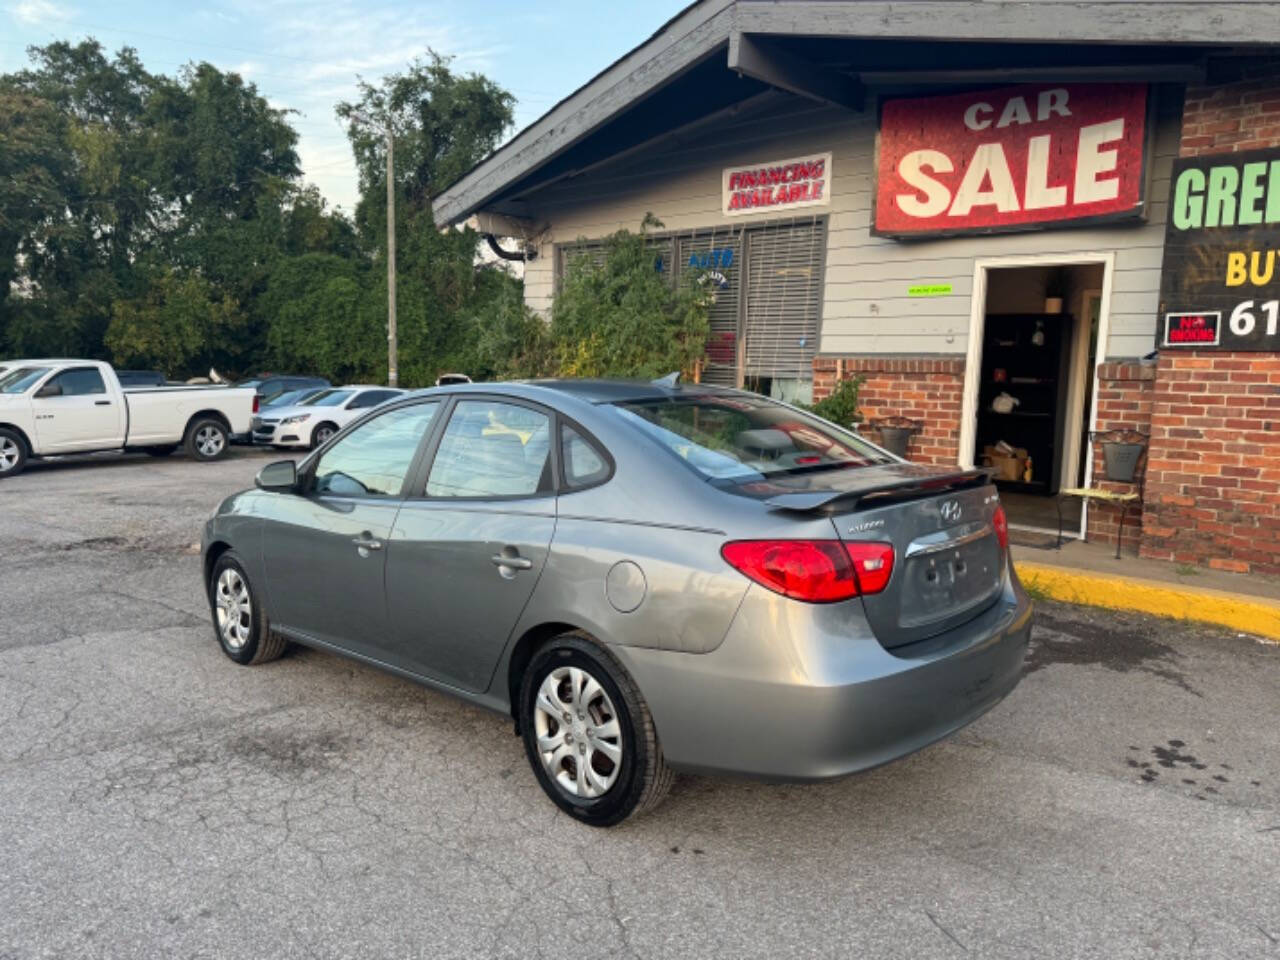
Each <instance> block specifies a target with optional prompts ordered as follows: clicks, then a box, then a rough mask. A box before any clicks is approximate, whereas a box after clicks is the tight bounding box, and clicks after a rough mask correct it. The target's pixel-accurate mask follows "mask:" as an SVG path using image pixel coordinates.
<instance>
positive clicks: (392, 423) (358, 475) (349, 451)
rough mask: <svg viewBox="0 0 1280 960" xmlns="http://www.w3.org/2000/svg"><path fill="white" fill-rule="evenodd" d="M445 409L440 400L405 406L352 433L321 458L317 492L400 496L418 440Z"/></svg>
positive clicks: (339, 494) (348, 495) (353, 495)
mask: <svg viewBox="0 0 1280 960" xmlns="http://www.w3.org/2000/svg"><path fill="white" fill-rule="evenodd" d="M439 409H440V403H439V402H438V401H435V402H432V403H419V404H415V405H414V406H411V407H400V408H399V409H396V410H388V411H387V412H386V413H384V414H382V415H381V416H379V417H375V418H374V419H372V420H370V421H369V422H368V423H366V424H364V425H362V426H360V427H359V428H357V429H355V430H353V431H351V433H349V434H347V435H346V436H345V437H343V438H342V439H341V440H339V441H338V442H337V443H335V444H334V445H333V446H332V447H331V448H330V449H328V450H326V451H325V452H324V455H323V456H321V457H320V460H319V462H318V463H317V464H316V469H315V486H314V489H315V492H316V493H327V494H331V495H336V496H347V497H398V496H399V495H400V488H401V487H402V486H403V485H404V479H405V477H406V476H408V474H409V467H410V466H411V465H412V464H413V457H414V455H415V454H416V453H417V452H418V444H419V443H420V442H421V441H422V437H423V436H424V435H425V434H426V432H427V430H428V429H429V428H430V426H431V421H432V419H433V418H434V417H435V415H436V411H437V410H439Z"/></svg>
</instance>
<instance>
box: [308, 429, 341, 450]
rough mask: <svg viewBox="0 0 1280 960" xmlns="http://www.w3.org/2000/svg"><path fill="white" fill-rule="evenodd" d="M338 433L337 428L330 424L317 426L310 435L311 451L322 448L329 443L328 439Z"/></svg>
mask: <svg viewBox="0 0 1280 960" xmlns="http://www.w3.org/2000/svg"><path fill="white" fill-rule="evenodd" d="M337 432H338V428H337V427H336V426H335V425H334V424H332V423H321V424H317V425H316V428H315V430H314V431H313V432H312V434H311V449H312V450H314V449H316V447H323V446H324V445H325V444H326V443H328V442H329V438H330V437H332V436H333V435H334V434H335V433H337Z"/></svg>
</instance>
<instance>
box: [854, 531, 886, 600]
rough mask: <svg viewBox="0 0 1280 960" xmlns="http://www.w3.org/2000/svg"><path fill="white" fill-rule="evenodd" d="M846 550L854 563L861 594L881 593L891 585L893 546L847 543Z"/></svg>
mask: <svg viewBox="0 0 1280 960" xmlns="http://www.w3.org/2000/svg"><path fill="white" fill-rule="evenodd" d="M844 548H845V550H847V551H849V559H851V560H852V561H853V572H854V575H855V576H856V577H857V578H858V588H859V592H860V593H862V594H868V593H879V592H880V591H881V590H883V589H884V588H885V587H887V586H888V585H889V577H890V576H892V575H893V544H891V543H846V544H845V545H844Z"/></svg>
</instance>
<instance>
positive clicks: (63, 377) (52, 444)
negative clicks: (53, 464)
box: [31, 367, 124, 453]
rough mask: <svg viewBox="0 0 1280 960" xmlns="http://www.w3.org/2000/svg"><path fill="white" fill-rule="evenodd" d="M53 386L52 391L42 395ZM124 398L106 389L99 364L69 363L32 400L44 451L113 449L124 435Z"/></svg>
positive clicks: (37, 429) (38, 433) (63, 451)
mask: <svg viewBox="0 0 1280 960" xmlns="http://www.w3.org/2000/svg"><path fill="white" fill-rule="evenodd" d="M51 388H52V389H53V395H50V396H40V394H41V393H46V392H48V391H50V389H51ZM122 403H123V400H122V399H121V398H120V397H113V396H112V395H111V394H109V393H107V385H106V384H105V383H103V381H102V374H101V373H100V372H99V371H98V368H97V367H69V368H68V369H66V370H62V371H60V372H59V373H56V374H54V375H53V376H52V377H50V378H49V379H48V380H46V381H45V382H44V384H42V385H41V386H40V387H39V388H38V389H37V390H36V393H35V396H34V397H33V398H32V400H31V409H32V413H33V414H34V415H35V425H36V436H37V437H38V438H39V442H40V452H41V453H69V452H72V451H75V450H110V449H113V448H115V447H119V446H120V445H121V441H122V440H123V439H124V429H123V428H124V411H123V410H122V409H121V404H122Z"/></svg>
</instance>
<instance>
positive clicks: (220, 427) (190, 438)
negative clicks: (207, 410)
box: [182, 417, 231, 461]
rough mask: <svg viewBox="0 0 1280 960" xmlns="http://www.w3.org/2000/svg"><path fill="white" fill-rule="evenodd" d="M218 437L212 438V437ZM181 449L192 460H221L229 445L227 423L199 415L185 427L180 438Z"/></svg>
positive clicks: (229, 436)
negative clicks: (185, 429) (184, 433)
mask: <svg viewBox="0 0 1280 960" xmlns="http://www.w3.org/2000/svg"><path fill="white" fill-rule="evenodd" d="M215 437H216V438H218V439H216V440H215V439H214V438H215ZM182 446H183V449H184V450H186V452H187V456H188V457H190V458H191V459H192V460H202V461H212V460H221V459H222V458H223V457H225V456H226V455H227V448H228V447H230V446H231V435H230V434H229V433H228V431H227V425H226V424H225V423H223V422H222V421H221V420H218V419H216V418H214V417H199V418H197V419H196V420H193V421H192V422H191V425H190V426H189V427H187V435H186V436H185V437H183V439H182Z"/></svg>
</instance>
